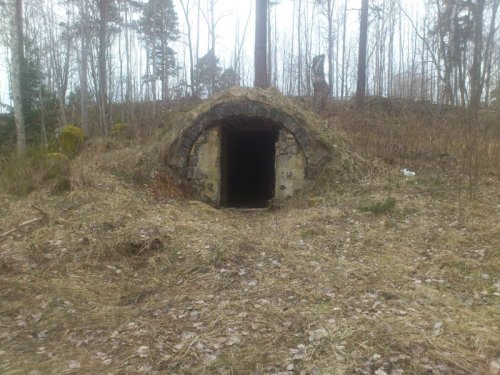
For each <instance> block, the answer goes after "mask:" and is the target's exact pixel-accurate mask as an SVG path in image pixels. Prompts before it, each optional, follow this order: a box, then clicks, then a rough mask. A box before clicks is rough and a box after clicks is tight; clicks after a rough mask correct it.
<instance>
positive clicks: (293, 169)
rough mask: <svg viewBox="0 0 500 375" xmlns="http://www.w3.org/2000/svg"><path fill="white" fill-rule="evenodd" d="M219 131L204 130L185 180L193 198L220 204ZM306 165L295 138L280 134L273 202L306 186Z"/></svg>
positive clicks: (285, 197)
mask: <svg viewBox="0 0 500 375" xmlns="http://www.w3.org/2000/svg"><path fill="white" fill-rule="evenodd" d="M221 133H222V132H221V128H220V126H217V127H213V128H210V129H207V130H205V131H203V132H202V133H201V135H200V136H199V137H198V138H197V139H196V141H195V143H194V146H193V148H192V149H191V152H190V154H189V163H188V171H187V178H188V181H189V183H190V185H191V188H192V189H193V191H194V192H195V194H196V196H197V197H198V198H199V199H201V200H203V201H207V202H210V203H214V204H217V205H219V204H220V203H221V201H220V199H221ZM305 172H306V162H305V157H304V154H303V152H302V150H301V149H300V147H299V144H298V143H297V141H296V140H295V137H294V136H293V135H292V134H291V133H289V132H288V131H287V130H285V129H281V130H280V131H279V136H278V141H277V142H276V150H275V183H276V185H275V199H276V200H277V201H284V200H286V199H288V198H290V197H292V196H293V195H294V194H295V193H297V191H300V190H302V189H303V188H304V185H305Z"/></svg>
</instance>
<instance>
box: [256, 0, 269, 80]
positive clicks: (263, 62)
mask: <svg viewBox="0 0 500 375" xmlns="http://www.w3.org/2000/svg"><path fill="white" fill-rule="evenodd" d="M267 7H268V0H256V3H255V54H254V59H255V87H260V88H266V87H268V86H269V77H268V75H267V56H266V55H267Z"/></svg>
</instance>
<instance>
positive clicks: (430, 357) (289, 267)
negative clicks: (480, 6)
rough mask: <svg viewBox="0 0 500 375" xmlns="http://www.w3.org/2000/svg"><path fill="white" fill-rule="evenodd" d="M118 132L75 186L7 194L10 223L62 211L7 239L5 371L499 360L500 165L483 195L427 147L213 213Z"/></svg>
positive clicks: (439, 366)
mask: <svg viewBox="0 0 500 375" xmlns="http://www.w3.org/2000/svg"><path fill="white" fill-rule="evenodd" d="M347 133H348V134H349V131H348V130H347ZM419 134H420V133H419ZM370 137H373V138H372V140H373V141H375V137H376V133H373V135H370ZM419 137H420V136H419ZM349 139H350V141H351V143H352V145H354V146H353V147H357V146H356V145H357V143H356V142H357V141H356V138H355V137H354V136H352V137H351V138H349ZM419 139H420V138H419ZM379 141H380V142H383V141H384V140H383V139H380V140H379ZM106 142H107V141H100V142H96V143H94V144H92V145H90V146H87V149H86V151H85V152H84V154H83V155H82V156H81V157H80V158H78V159H77V160H76V161H74V162H73V166H72V170H73V180H72V191H71V192H69V193H67V194H63V195H51V194H49V193H48V192H47V191H35V192H33V193H31V194H30V195H29V196H27V197H25V198H23V199H20V198H15V197H13V196H12V195H9V194H5V193H0V232H1V233H3V232H4V231H6V230H8V229H10V228H13V227H15V226H16V225H17V224H19V223H21V222H23V221H26V220H29V219H31V218H34V217H37V216H38V215H40V214H39V213H38V212H37V211H36V210H34V209H33V208H32V205H33V204H34V205H36V206H37V207H39V208H41V209H43V210H44V211H45V212H47V214H48V215H49V220H48V221H44V222H40V223H36V224H34V225H32V226H29V227H24V228H20V229H18V230H17V231H16V232H14V234H12V235H10V236H7V237H4V238H0V254H1V258H0V259H1V260H0V373H2V374H3V373H5V374H103V373H107V374H135V373H146V374H278V373H281V374H294V373H295V374H318V373H321V374H344V373H346V374H351V373H358V374H373V373H376V374H384V373H387V374H403V373H405V374H407V373H408V374H422V373H436V374H438V373H439V374H443V373H444V374H446V373H448V374H473V373H477V374H487V373H491V374H495V373H498V368H499V365H500V363H499V358H500V350H499V349H498V343H499V342H500V340H499V339H500V337H499V333H498V328H499V327H498V322H499V318H500V313H499V309H498V308H499V296H500V280H499V275H500V266H499V255H500V254H499V248H500V246H499V245H500V244H499V241H498V238H499V234H500V233H499V232H500V226H499V224H498V223H499V222H500V220H499V219H500V218H499V210H498V202H499V191H500V190H499V181H498V179H497V177H494V176H491V175H483V176H482V184H481V186H480V191H479V195H478V200H477V201H475V202H472V203H470V202H468V201H467V200H464V199H463V191H462V188H461V187H460V184H457V181H460V178H459V176H458V175H452V176H448V175H446V174H439V175H438V174H437V173H434V171H433V169H432V168H431V166H432V161H429V160H427V159H426V158H418V157H416V158H415V159H412V160H415V162H417V161H419V160H420V163H419V164H416V165H417V166H421V165H426V166H428V167H427V168H422V169H417V172H418V174H417V177H416V178H413V179H408V178H404V177H402V176H401V175H400V174H399V171H398V168H399V165H394V166H386V165H383V164H380V165H379V166H378V167H373V168H372V169H366V168H363V169H362V171H361V172H365V175H364V178H363V175H362V174H360V175H359V178H357V179H356V181H355V182H349V181H348V180H345V179H341V180H339V181H333V182H334V183H333V184H331V185H328V184H327V183H328V181H329V178H332V177H334V176H331V175H328V174H327V175H326V176H325V177H324V180H323V182H324V183H325V185H324V186H327V185H328V186H330V187H332V186H334V187H335V190H332V189H331V188H330V190H324V191H321V189H320V187H319V186H317V187H315V189H313V192H314V193H315V194H318V196H317V197H313V198H314V199H311V197H309V199H308V197H303V198H304V199H303V201H302V203H301V204H291V205H289V206H286V207H283V208H281V209H280V210H277V211H268V210H262V211H255V210H254V211H242V210H232V209H224V210H215V209H213V208H212V207H210V206H207V205H205V204H203V203H199V202H193V201H189V200H187V199H182V198H175V199H174V198H173V197H176V194H178V193H179V194H180V192H179V191H178V190H176V189H177V187H175V184H172V181H171V179H170V178H167V177H165V178H163V177H162V178H160V182H157V183H156V185H155V184H152V183H151V180H148V181H147V183H148V184H150V185H149V186H155V188H154V189H153V190H150V189H146V188H144V186H143V184H141V183H136V182H134V181H136V180H134V178H133V176H134V175H136V174H138V173H139V174H142V175H144V176H150V173H151V171H152V170H153V169H152V167H151V165H150V164H149V162H148V155H149V152H150V151H148V150H147V147H146V148H145V147H144V146H137V145H125V146H123V145H120V144H118V143H116V142H115V143H111V144H107V143H106ZM436 142H437V141H436ZM442 142H444V140H442ZM372 144H376V142H375V143H372ZM495 147H496V146H495ZM361 150H362V148H361V147H360V148H355V150H354V151H358V152H359V153H361ZM356 160H357V159H356ZM395 163H396V162H395ZM348 164H349V163H348ZM349 165H351V164H349ZM354 165H357V164H356V163H354ZM372 165H373V163H372ZM407 166H408V167H413V168H415V167H414V166H413V165H407ZM351 167H352V165H351ZM346 168H347V167H346ZM353 168H354V167H353ZM436 168H437V167H436ZM347 169H348V168H347ZM331 170H332V171H333V170H334V168H333V167H332V169H331ZM355 170H356V168H354V171H355ZM327 176H328V177H327ZM330 182H331V181H330ZM162 184H164V185H165V186H164V187H165V188H166V190H167V193H166V194H165V195H163V196H161V199H160V200H158V199H156V198H155V194H157V193H155V189H161V186H162ZM181 191H182V190H181ZM153 193H154V194H153ZM389 195H390V196H391V197H393V198H394V199H395V200H396V202H397V203H396V205H395V207H394V208H393V209H392V210H390V211H387V212H385V213H383V214H380V215H374V214H372V213H371V212H362V211H361V210H359V207H360V206H362V205H363V204H365V202H379V201H384V200H385V199H386V198H387V197H388V196H389Z"/></svg>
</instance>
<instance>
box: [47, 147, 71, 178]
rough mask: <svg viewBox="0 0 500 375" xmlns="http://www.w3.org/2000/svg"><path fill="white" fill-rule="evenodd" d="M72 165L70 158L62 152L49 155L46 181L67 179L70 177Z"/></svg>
mask: <svg viewBox="0 0 500 375" xmlns="http://www.w3.org/2000/svg"><path fill="white" fill-rule="evenodd" d="M70 163H71V162H70V160H69V158H68V157H67V156H66V155H64V154H62V153H60V152H52V153H50V154H48V155H47V164H46V167H45V174H44V179H45V180H50V179H52V178H61V177H62V178H64V177H66V178H67V177H68V176H69V175H70Z"/></svg>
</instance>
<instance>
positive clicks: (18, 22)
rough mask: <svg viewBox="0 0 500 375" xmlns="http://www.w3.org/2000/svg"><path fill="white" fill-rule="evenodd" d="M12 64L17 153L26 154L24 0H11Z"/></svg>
mask: <svg viewBox="0 0 500 375" xmlns="http://www.w3.org/2000/svg"><path fill="white" fill-rule="evenodd" d="M10 5H11V12H12V13H11V14H12V18H11V40H10V44H11V64H12V97H13V102H14V118H15V122H16V139H17V153H18V154H19V155H20V156H25V155H26V136H25V127H24V114H23V101H22V95H21V67H22V61H23V58H24V46H23V44H22V43H23V5H22V0H11V4H10Z"/></svg>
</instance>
